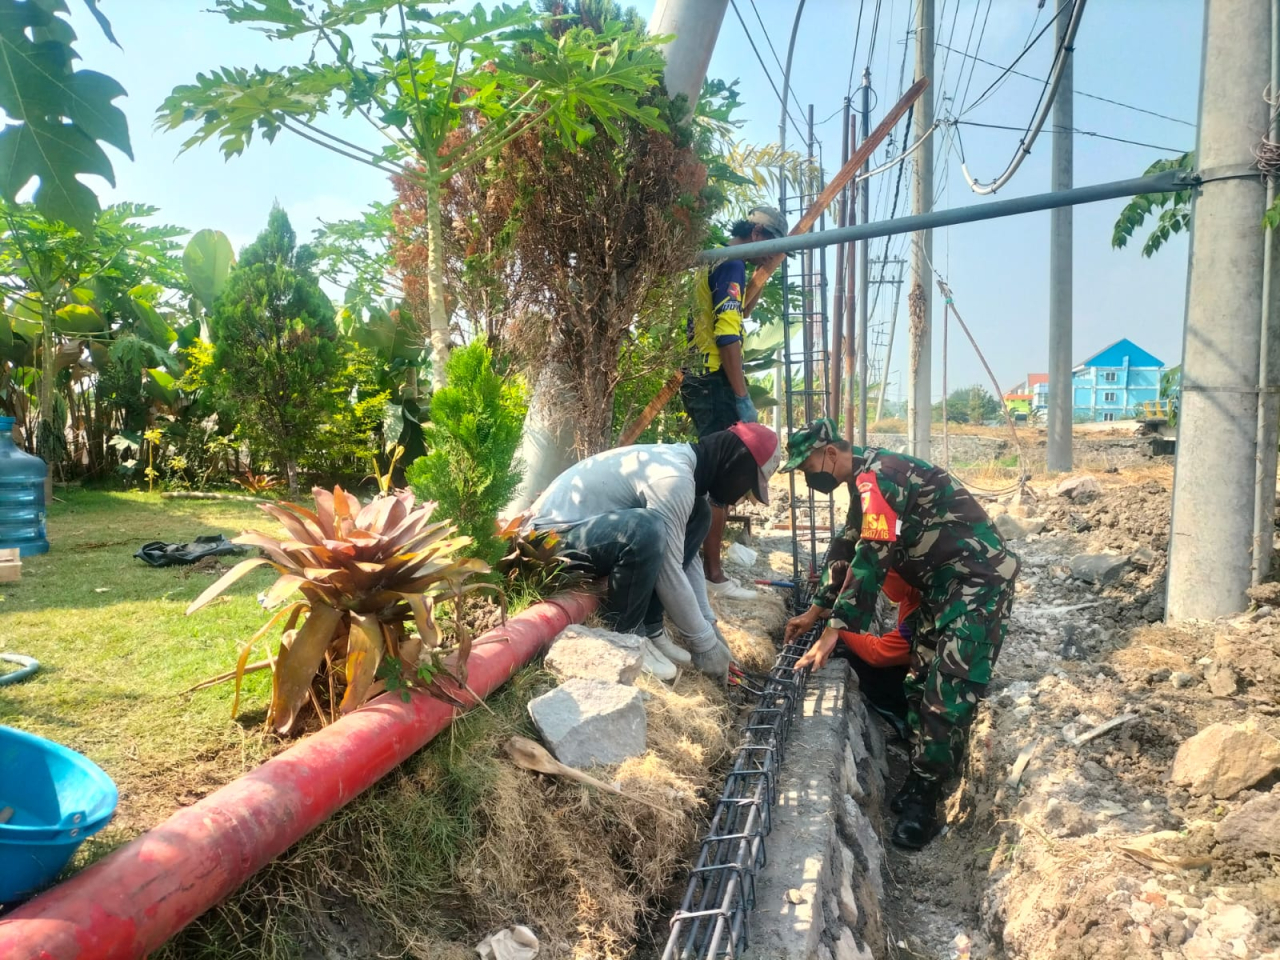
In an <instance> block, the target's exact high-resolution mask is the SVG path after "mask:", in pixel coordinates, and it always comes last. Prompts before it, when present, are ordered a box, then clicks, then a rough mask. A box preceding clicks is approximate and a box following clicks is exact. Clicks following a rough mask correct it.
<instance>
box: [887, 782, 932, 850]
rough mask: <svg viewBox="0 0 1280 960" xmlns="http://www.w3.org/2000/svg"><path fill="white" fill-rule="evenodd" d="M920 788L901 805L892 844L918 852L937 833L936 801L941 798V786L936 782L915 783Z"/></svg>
mask: <svg viewBox="0 0 1280 960" xmlns="http://www.w3.org/2000/svg"><path fill="white" fill-rule="evenodd" d="M917 782H918V783H919V784H920V787H919V788H918V789H917V790H916V791H915V792H914V793H912V794H911V795H910V796H908V797H907V798H906V800H905V801H904V802H903V805H902V816H900V817H899V818H898V825H897V826H896V827H894V829H893V837H892V840H893V844H894V846H897V847H904V848H906V849H907V850H919V849H920V848H921V847H923V846H924V845H925V844H927V843H928V842H929V841H930V840H932V839H933V835H934V833H935V832H937V828H938V799H939V797H940V796H941V793H942V789H941V786H942V785H941V784H939V783H938V782H937V781H930V780H920V781H917Z"/></svg>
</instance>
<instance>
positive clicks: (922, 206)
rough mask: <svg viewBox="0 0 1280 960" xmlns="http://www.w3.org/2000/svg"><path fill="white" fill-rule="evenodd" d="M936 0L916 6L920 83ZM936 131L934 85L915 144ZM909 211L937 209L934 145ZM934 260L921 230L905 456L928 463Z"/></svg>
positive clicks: (923, 101)
mask: <svg viewBox="0 0 1280 960" xmlns="http://www.w3.org/2000/svg"><path fill="white" fill-rule="evenodd" d="M933 19H934V18H933V0H920V2H919V4H918V5H917V7H916V79H917V80H919V79H920V78H921V77H928V78H929V79H930V80H932V79H933V42H934V37H933ZM932 126H933V84H932V83H930V85H929V86H928V87H926V88H925V91H924V93H923V94H922V95H921V97H920V100H919V101H918V102H917V103H916V110H915V123H914V124H913V129H912V131H911V137H912V141H913V142H914V141H916V140H919V139H920V138H921V137H923V136H924V135H925V133H926V132H928V130H929V128H930V127H932ZM913 180H914V190H913V198H912V203H911V212H912V213H914V214H922V213H928V212H929V211H930V210H932V209H933V140H932V138H931V139H929V140H926V141H925V142H924V143H922V144H920V147H919V149H917V150H916V162H915V172H914V177H913ZM932 259H933V232H932V231H931V230H921V231H920V232H919V233H916V234H914V235H913V236H912V244H911V293H910V296H909V297H908V298H907V304H908V307H909V311H910V314H911V327H910V329H911V334H910V338H911V339H910V343H911V351H910V359H909V363H908V367H907V452H908V453H910V454H911V455H912V456H915V457H921V458H923V459H926V460H927V459H928V458H929V431H930V429H931V428H932V426H933V403H932V402H931V399H930V398H931V396H932V390H931V386H932V382H933V363H932V356H931V354H932V350H933V331H932V323H931V316H932V314H933V283H932V281H931V280H930V273H931V271H930V268H929V261H930V260H932Z"/></svg>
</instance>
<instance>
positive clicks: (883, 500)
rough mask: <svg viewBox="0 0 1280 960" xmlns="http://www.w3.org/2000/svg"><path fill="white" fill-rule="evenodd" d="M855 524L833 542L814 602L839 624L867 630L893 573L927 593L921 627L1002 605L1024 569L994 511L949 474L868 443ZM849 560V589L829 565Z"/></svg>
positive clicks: (860, 467) (853, 506) (853, 505)
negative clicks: (994, 520) (999, 528)
mask: <svg viewBox="0 0 1280 960" xmlns="http://www.w3.org/2000/svg"><path fill="white" fill-rule="evenodd" d="M854 468H855V471H856V476H855V479H854V481H853V483H852V484H850V488H851V489H850V498H851V502H850V507H849V518H848V520H847V521H846V522H845V525H844V528H843V529H842V530H841V531H840V533H839V534H838V535H837V536H836V538H835V539H834V540H833V541H832V544H831V551H830V554H829V556H828V566H827V569H825V570H824V571H823V573H822V581H821V583H820V584H819V587H818V591H817V593H815V594H814V597H813V603H814V605H815V606H818V607H824V608H827V609H830V610H831V611H832V616H831V625H832V626H834V627H839V628H841V629H845V630H852V631H856V632H859V633H862V632H866V631H867V630H868V629H869V628H870V626H871V623H872V620H873V618H874V617H875V610H876V598H877V597H878V596H879V594H880V588H881V585H882V584H883V583H884V578H885V576H886V574H888V572H889V570H890V569H891V568H892V569H894V570H896V571H897V572H898V574H899V575H900V576H901V577H902V579H904V580H905V581H906V582H907V583H909V584H911V586H913V587H915V588H916V589H917V590H919V591H920V593H921V605H920V615H921V629H922V630H925V631H928V630H938V629H941V628H942V627H944V626H946V624H947V623H949V622H950V621H951V620H953V619H955V617H957V616H959V614H960V613H962V612H963V611H965V610H970V609H984V608H986V607H989V606H994V604H995V602H996V600H997V598H999V597H1000V596H1002V595H1003V594H1004V593H1005V590H1006V588H1007V587H1008V585H1009V584H1010V583H1011V582H1012V581H1013V580H1014V578H1015V577H1016V576H1017V573H1018V559H1017V557H1016V556H1014V554H1012V553H1011V552H1009V550H1008V548H1007V547H1006V546H1005V543H1004V540H1002V539H1001V537H1000V534H999V533H998V532H996V528H995V524H993V523H992V522H991V518H990V517H988V516H987V512H986V511H985V510H983V509H982V506H981V505H980V504H979V503H978V501H977V500H975V499H974V497H973V495H972V494H971V493H969V491H968V490H966V489H965V488H964V487H962V486H960V485H959V484H958V483H956V482H955V481H954V480H952V479H951V476H950V475H949V474H948V473H947V472H946V471H945V470H943V469H942V468H940V467H935V466H933V465H932V464H929V463H925V462H924V461H923V460H917V459H916V458H914V457H908V456H905V455H903V454H898V453H890V452H889V451H887V450H878V449H876V448H874V447H866V448H864V449H863V451H862V453H861V455H860V456H859V454H858V449H857V448H856V447H855V448H854ZM840 560H848V561H849V573H848V575H847V576H846V577H845V578H844V579H843V582H842V583H837V582H834V581H833V579H832V575H831V564H834V563H836V562H838V561H840Z"/></svg>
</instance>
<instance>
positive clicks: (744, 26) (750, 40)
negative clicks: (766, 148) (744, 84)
mask: <svg viewBox="0 0 1280 960" xmlns="http://www.w3.org/2000/svg"><path fill="white" fill-rule="evenodd" d="M730 2H731V4H732V6H733V12H734V13H735V14H737V16H738V23H740V24H742V32H743V33H745V34H746V35H747V43H749V44H750V45H751V52H752V53H754V54H755V55H756V61H757V62H758V63H759V64H760V70H761V72H762V73H764V76H765V79H766V80H768V81H769V86H771V87H772V88H773V95H774V96H775V97H777V98H778V102H779V103H781V104H782V109H783V110H784V111H786V109H787V105H786V104H785V103H783V100H782V94H781V93H780V92H779V91H778V85H777V84H776V83H774V82H773V74H772V73H770V71H769V68H768V67H767V66H765V62H764V57H762V56H760V49H759V48H758V47H757V46H756V41H755V39H754V38H753V37H752V36H751V31H750V30H748V29H747V22H746V21H745V20H743V19H742V13H741V11H739V10H738V0H730ZM765 39H766V40H767V39H768V36H767V35H766V37H765ZM787 119H788V120H790V121H791V126H792V127H794V128H795V131H796V135H797V136H798V137H799V138H800V139H801V140H803V139H804V138H805V133H804V131H803V130H802V129H801V128H800V124H798V123H796V118H795V117H793V116H791V113H790V112H789V111H788V112H787Z"/></svg>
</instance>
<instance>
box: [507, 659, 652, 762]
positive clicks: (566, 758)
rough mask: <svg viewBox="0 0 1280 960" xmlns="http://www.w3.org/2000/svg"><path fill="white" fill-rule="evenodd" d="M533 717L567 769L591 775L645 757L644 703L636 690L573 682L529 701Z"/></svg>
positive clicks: (552, 749)
mask: <svg viewBox="0 0 1280 960" xmlns="http://www.w3.org/2000/svg"><path fill="white" fill-rule="evenodd" d="M529 716H530V717H532V718H533V725H534V726H535V727H537V728H538V733H539V734H541V735H542V740H543V742H544V743H546V745H547V749H548V750H550V751H551V752H552V754H554V755H555V758H556V759H557V760H559V761H560V762H561V763H563V764H565V765H567V766H570V767H577V768H579V769H586V768H588V767H593V766H598V765H605V764H613V763H621V762H622V761H623V760H626V759H627V758H628V757H638V756H639V755H640V754H642V753H644V751H645V740H646V734H647V731H646V727H645V716H644V699H643V697H642V696H641V694H640V691H639V690H637V689H636V688H635V687H628V686H624V685H622V684H620V683H609V682H607V681H605V680H569V681H566V682H565V683H563V684H561V685H560V686H558V687H556V688H555V689H554V690H552V691H551V692H549V693H544V694H543V695H542V696H540V697H537V698H536V699H534V700H530V701H529Z"/></svg>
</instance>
